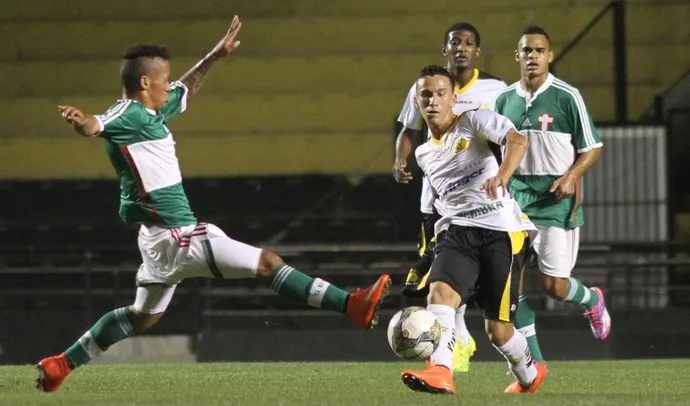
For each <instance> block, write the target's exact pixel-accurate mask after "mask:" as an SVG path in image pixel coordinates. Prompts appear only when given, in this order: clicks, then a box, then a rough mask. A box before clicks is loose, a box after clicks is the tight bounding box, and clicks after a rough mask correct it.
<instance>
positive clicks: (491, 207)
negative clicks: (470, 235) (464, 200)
mask: <svg viewBox="0 0 690 406" xmlns="http://www.w3.org/2000/svg"><path fill="white" fill-rule="evenodd" d="M502 208H503V203H502V202H501V201H498V202H494V203H491V204H485V205H483V206H481V207H477V208H476V209H472V210H467V211H461V212H460V213H458V214H456V215H455V217H462V218H466V219H473V218H475V217H479V216H483V215H485V214H489V213H491V212H494V211H496V210H498V209H502Z"/></svg>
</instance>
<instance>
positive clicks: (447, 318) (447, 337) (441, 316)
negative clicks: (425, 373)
mask: <svg viewBox="0 0 690 406" xmlns="http://www.w3.org/2000/svg"><path fill="white" fill-rule="evenodd" d="M426 308H427V310H429V311H430V312H432V313H433V314H434V315H435V316H436V319H437V320H438V322H439V324H441V327H443V330H444V331H443V333H442V334H441V342H440V343H439V344H438V348H437V349H436V351H434V353H433V354H431V363H432V364H434V365H443V366H444V367H446V368H448V369H450V370H451V371H452V368H451V365H452V363H453V347H454V346H455V309H453V308H452V307H450V306H446V305H439V304H430V305H428V306H427V307H426Z"/></svg>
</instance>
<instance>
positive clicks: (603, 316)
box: [584, 288, 611, 340]
mask: <svg viewBox="0 0 690 406" xmlns="http://www.w3.org/2000/svg"><path fill="white" fill-rule="evenodd" d="M589 290H591V291H592V294H595V295H597V296H598V297H599V303H597V305H596V306H594V307H592V308H591V309H588V310H585V313H584V316H585V318H586V319H587V320H589V325H590V327H591V328H592V334H594V338H596V339H597V340H606V337H608V336H609V333H610V332H611V316H609V312H608V310H606V301H604V292H602V291H601V289H599V288H589Z"/></svg>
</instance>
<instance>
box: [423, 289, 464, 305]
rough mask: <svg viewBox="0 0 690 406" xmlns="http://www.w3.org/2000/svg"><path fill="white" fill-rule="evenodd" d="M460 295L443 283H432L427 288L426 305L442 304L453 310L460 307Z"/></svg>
mask: <svg viewBox="0 0 690 406" xmlns="http://www.w3.org/2000/svg"><path fill="white" fill-rule="evenodd" d="M461 302H462V300H461V298H460V295H459V294H458V292H456V291H455V289H453V288H452V287H450V285H448V284H447V283H445V282H433V283H432V284H431V285H430V286H429V295H428V296H427V303H428V304H442V305H446V306H450V307H452V308H454V309H457V308H458V307H460V303H461Z"/></svg>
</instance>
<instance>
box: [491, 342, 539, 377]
mask: <svg viewBox="0 0 690 406" xmlns="http://www.w3.org/2000/svg"><path fill="white" fill-rule="evenodd" d="M494 347H495V348H496V349H497V350H498V352H500V353H501V354H502V355H503V356H504V357H505V359H506V361H508V366H509V367H510V371H511V372H512V373H513V375H514V376H515V379H517V381H518V382H520V385H523V386H529V385H531V384H532V382H534V379H535V378H536V377H537V368H536V367H535V366H534V363H533V362H532V354H530V352H529V348H528V347H527V340H526V339H525V337H524V336H523V335H522V334H520V333H518V331H517V330H515V329H514V328H513V336H512V337H511V338H510V340H508V342H507V343H505V344H503V346H501V347H497V346H496V345H494Z"/></svg>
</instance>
